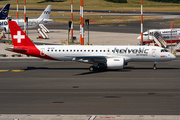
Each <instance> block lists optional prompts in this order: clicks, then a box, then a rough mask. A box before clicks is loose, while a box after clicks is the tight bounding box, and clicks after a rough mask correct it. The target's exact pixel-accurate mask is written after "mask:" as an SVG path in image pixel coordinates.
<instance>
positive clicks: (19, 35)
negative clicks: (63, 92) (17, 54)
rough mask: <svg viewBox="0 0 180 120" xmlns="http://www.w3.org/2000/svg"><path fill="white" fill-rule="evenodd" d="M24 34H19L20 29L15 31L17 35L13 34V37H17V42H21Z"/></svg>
mask: <svg viewBox="0 0 180 120" xmlns="http://www.w3.org/2000/svg"><path fill="white" fill-rule="evenodd" d="M24 38H25V35H21V31H17V35H14V39H17V43H21V39H24Z"/></svg>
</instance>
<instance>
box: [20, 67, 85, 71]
mask: <svg viewBox="0 0 180 120" xmlns="http://www.w3.org/2000/svg"><path fill="white" fill-rule="evenodd" d="M23 70H25V71H26V70H88V68H48V67H27V68H26V69H23Z"/></svg>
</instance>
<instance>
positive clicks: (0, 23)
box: [0, 5, 53, 33]
mask: <svg viewBox="0 0 180 120" xmlns="http://www.w3.org/2000/svg"><path fill="white" fill-rule="evenodd" d="M51 7H52V5H48V6H47V7H46V9H45V10H44V11H43V13H42V14H41V16H40V17H39V18H37V19H28V27H34V26H37V25H38V24H40V23H41V24H46V23H49V22H52V21H53V20H52V19H49V17H50V13H51ZM12 21H15V22H16V23H18V25H19V26H20V27H23V26H24V19H19V20H18V21H17V19H12ZM0 29H1V30H5V32H6V33H9V27H8V20H7V19H6V20H0Z"/></svg>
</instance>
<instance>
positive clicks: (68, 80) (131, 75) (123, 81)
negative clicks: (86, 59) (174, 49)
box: [0, 57, 180, 115]
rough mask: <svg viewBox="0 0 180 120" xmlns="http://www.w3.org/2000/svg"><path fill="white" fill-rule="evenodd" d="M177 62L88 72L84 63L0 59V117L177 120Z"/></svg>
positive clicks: (179, 109)
mask: <svg viewBox="0 0 180 120" xmlns="http://www.w3.org/2000/svg"><path fill="white" fill-rule="evenodd" d="M179 60H180V57H177V59H176V60H174V61H170V62H162V63H159V64H158V65H157V68H158V69H157V70H153V69H152V68H153V63H149V62H145V63H142V62H141V63H140V62H139V63H138V62H137V63H136V62H135V63H129V65H128V66H126V67H125V69H123V70H118V71H117V70H100V71H95V72H89V70H88V67H89V66H90V64H84V63H77V62H57V61H47V60H42V59H0V66H1V70H0V76H1V77H0V114H103V115H106V114H108V115H111V114H113V115H115V114H117V115H179V113H180V102H179V101H180V88H179V86H180V78H179V77H180V75H179V71H180V62H179Z"/></svg>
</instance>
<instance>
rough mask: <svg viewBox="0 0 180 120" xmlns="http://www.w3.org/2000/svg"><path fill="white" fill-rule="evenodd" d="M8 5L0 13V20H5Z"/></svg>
mask: <svg viewBox="0 0 180 120" xmlns="http://www.w3.org/2000/svg"><path fill="white" fill-rule="evenodd" d="M9 7H10V4H6V5H5V6H4V7H3V8H2V9H1V11H0V19H1V20H2V19H6V18H7V17H8V13H9Z"/></svg>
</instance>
